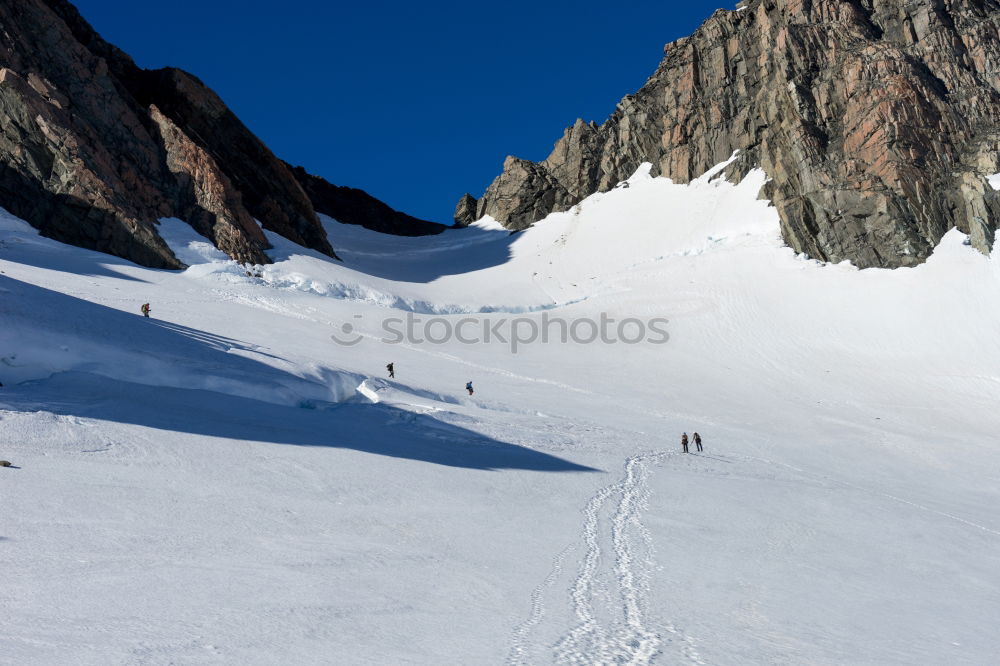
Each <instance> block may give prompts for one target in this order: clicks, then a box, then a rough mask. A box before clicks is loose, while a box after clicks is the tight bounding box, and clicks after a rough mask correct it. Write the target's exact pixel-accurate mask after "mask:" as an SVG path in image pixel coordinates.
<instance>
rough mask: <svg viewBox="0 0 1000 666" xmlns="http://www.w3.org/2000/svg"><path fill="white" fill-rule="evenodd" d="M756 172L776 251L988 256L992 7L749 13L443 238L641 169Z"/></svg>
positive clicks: (691, 49)
mask: <svg viewBox="0 0 1000 666" xmlns="http://www.w3.org/2000/svg"><path fill="white" fill-rule="evenodd" d="M737 150H738V151H740V157H739V159H738V160H737V161H736V162H735V163H734V164H732V165H731V166H730V167H729V169H728V170H727V176H728V177H730V178H741V177H742V176H743V175H745V174H746V173H747V172H748V171H749V170H750V169H752V168H754V167H760V168H763V169H764V171H766V172H767V174H768V176H769V177H770V179H771V180H770V182H769V183H768V185H767V186H766V187H765V190H764V191H763V192H762V196H764V197H767V198H769V199H770V200H771V201H773V203H774V205H775V206H776V207H777V209H778V213H779V215H780V218H781V227H782V233H783V235H784V238H785V241H786V242H787V243H788V244H789V245H790V246H791V247H792V248H794V249H795V250H796V251H799V252H805V253H807V254H809V255H810V256H812V257H815V258H818V259H823V260H828V261H841V260H844V259H849V260H851V261H853V262H854V263H855V264H856V265H858V266H861V267H871V266H883V267H898V266H908V265H913V264H917V263H920V262H922V261H923V260H924V259H925V258H926V257H927V256H928V255H929V253H930V252H931V250H932V249H933V247H934V246H935V245H936V243H937V242H938V241H939V240H940V238H941V236H942V235H943V234H944V233H945V232H946V231H947V230H948V229H950V228H951V227H953V226H955V227H958V228H959V229H960V230H962V231H963V232H966V233H969V234H970V235H971V237H972V242H973V244H974V245H975V246H976V247H977V248H979V249H980V250H982V251H984V252H986V251H988V250H989V248H990V247H991V245H992V242H993V237H994V232H995V231H996V230H997V227H998V225H1000V196H998V193H997V192H995V191H994V190H992V188H990V187H989V185H988V184H987V183H986V181H985V176H986V175H989V174H992V173H996V172H998V171H1000V2H998V1H997V0H748V1H746V2H743V3H740V6H739V7H738V8H737V9H736V10H735V11H725V10H719V11H717V12H716V13H715V14H713V15H712V17H711V18H710V19H708V20H707V21H706V22H705V23H704V24H703V25H702V27H701V28H699V29H698V31H697V32H695V34H694V35H692V36H691V37H689V38H686V39H681V40H679V41H677V42H674V43H671V44H667V46H666V47H665V57H664V59H663V61H662V62H661V63H660V65H659V67H658V68H657V70H656V71H655V72H654V74H653V75H652V76H651V77H650V78H649V80H648V81H647V82H646V84H645V85H644V86H643V87H642V89H640V90H639V91H638V92H637V93H636V94H634V95H630V96H628V97H626V98H625V99H623V100H622V101H621V102H620V103H619V104H618V107H617V109H616V110H615V112H614V113H613V114H612V115H611V117H610V118H608V120H607V121H606V122H604V123H603V124H602V125H600V126H598V125H595V124H593V123H584V122H583V121H577V122H576V124H575V125H573V126H572V127H570V128H569V129H567V130H566V132H565V134H564V135H563V137H562V138H561V139H560V140H559V141H558V142H557V143H556V144H555V149H554V150H553V151H552V154H551V155H549V157H548V158H547V159H545V160H544V161H542V162H540V163H533V162H528V161H525V160H521V159H517V158H515V157H509V158H507V160H506V162H505V163H504V168H503V173H501V174H500V176H498V177H497V178H496V180H494V182H493V183H492V184H491V185H490V187H489V188H488V189H487V190H486V192H485V194H484V195H483V196H482V198H481V199H479V200H478V201H476V200H475V199H473V198H471V197H469V196H468V195H466V197H463V199H462V201H460V202H459V207H458V209H457V210H456V221H457V222H459V223H468V222H469V221H471V220H472V219H475V218H477V217H481V216H483V215H492V216H493V217H494V218H496V219H497V220H499V221H501V222H502V223H503V224H505V225H506V226H507V227H509V228H512V229H520V228H524V227H525V226H528V225H530V224H531V223H533V222H535V221H537V220H539V219H541V218H543V217H545V215H547V214H548V213H550V212H553V211H562V210H566V209H568V208H569V207H571V206H572V205H574V204H576V203H577V202H579V201H580V200H582V199H583V198H584V197H586V196H588V195H590V194H592V193H594V192H598V191H604V190H607V189H610V188H611V187H613V186H614V185H615V184H616V183H617V182H619V181H621V180H623V179H625V178H627V177H628V176H630V175H631V174H632V173H633V172H634V171H635V169H636V168H637V167H638V166H639V165H640V164H641V163H642V162H651V163H652V164H653V173H654V175H663V176H668V177H670V178H672V179H674V180H675V181H679V182H687V181H689V180H691V179H692V178H695V177H697V176H698V175H700V174H701V173H704V172H705V171H706V170H708V169H709V168H710V167H712V166H713V165H715V164H718V163H720V162H722V161H724V160H726V159H728V158H729V157H730V156H731V155H732V154H733V152H734V151H737Z"/></svg>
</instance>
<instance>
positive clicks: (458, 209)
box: [455, 192, 479, 227]
mask: <svg viewBox="0 0 1000 666" xmlns="http://www.w3.org/2000/svg"><path fill="white" fill-rule="evenodd" d="M478 205H479V201H477V200H476V197H474V196H472V195H471V194H469V193H468V192H466V193H465V195H464V196H462V198H461V199H459V200H458V205H457V206H455V226H457V227H467V226H469V225H470V224H472V223H473V222H475V221H476V220H477V219H479V218H477V217H476V207H477V206H478Z"/></svg>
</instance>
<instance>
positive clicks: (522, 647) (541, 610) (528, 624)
mask: <svg viewBox="0 0 1000 666" xmlns="http://www.w3.org/2000/svg"><path fill="white" fill-rule="evenodd" d="M575 547H576V545H575V544H570V545H569V546H566V548H564V549H563V551H562V552H561V553H559V554H558V555H557V556H556V559H555V560H554V561H553V563H552V571H551V572H549V575H548V576H546V577H545V580H544V581H542V583H541V584H540V585H539V586H538V587H536V588H535V589H534V590H532V591H531V613H530V614H529V615H528V619H527V620H525V621H524V622H522V623H521V624H520V625H518V627H517V628H516V629H515V630H514V633H513V634H512V635H511V641H510V643H511V645H510V651H509V652H508V654H507V661H506V662H505V663H506V665H507V666H527V665H528V664H531V663H532V662H531V661H529V659H528V653H529V651H530V646H529V645H528V637H529V636H530V635H531V632H532V631H534V629H535V627H537V626H538V624H539V623H540V622H541V621H542V618H543V617H545V603H544V595H545V591H546V590H547V589H548V588H550V587H552V585H554V584H555V582H556V580H557V579H558V578H559V576H560V575H562V571H563V562H564V561H565V559H566V556H567V555H569V554H570V552H571V551H572V550H573V549H574V548H575Z"/></svg>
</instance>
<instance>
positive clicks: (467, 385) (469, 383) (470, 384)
mask: <svg viewBox="0 0 1000 666" xmlns="http://www.w3.org/2000/svg"><path fill="white" fill-rule="evenodd" d="M465 390H466V391H468V392H469V395H472V382H466V384H465Z"/></svg>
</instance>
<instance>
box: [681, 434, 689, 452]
mask: <svg viewBox="0 0 1000 666" xmlns="http://www.w3.org/2000/svg"><path fill="white" fill-rule="evenodd" d="M681 448H682V449H684V453H690V451H688V434H687V433H684V434H683V435H681Z"/></svg>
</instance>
